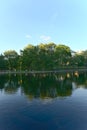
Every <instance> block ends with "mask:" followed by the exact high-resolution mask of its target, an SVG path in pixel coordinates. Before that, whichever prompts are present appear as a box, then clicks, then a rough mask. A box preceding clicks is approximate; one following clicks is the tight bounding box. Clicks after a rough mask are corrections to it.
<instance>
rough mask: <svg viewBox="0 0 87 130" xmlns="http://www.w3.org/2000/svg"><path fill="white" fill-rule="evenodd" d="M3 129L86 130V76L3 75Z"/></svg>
mask: <svg viewBox="0 0 87 130" xmlns="http://www.w3.org/2000/svg"><path fill="white" fill-rule="evenodd" d="M0 130H87V74H86V73H85V74H84V73H81V74H75V75H73V74H57V75H55V74H53V75H0Z"/></svg>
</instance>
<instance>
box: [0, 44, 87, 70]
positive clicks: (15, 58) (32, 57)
mask: <svg viewBox="0 0 87 130" xmlns="http://www.w3.org/2000/svg"><path fill="white" fill-rule="evenodd" d="M73 52H74V51H73ZM83 66H87V50H86V51H83V52H82V53H80V54H79V53H75V54H74V55H72V51H71V49H70V47H68V46H66V45H63V44H59V45H56V44H55V43H53V42H51V43H48V44H45V43H40V44H39V45H36V46H34V45H32V44H28V45H27V46H26V47H25V48H24V49H23V50H21V51H20V55H18V53H17V52H16V51H15V50H7V51H5V52H4V54H3V55H1V56H0V70H6V69H7V70H55V69H59V68H64V67H83Z"/></svg>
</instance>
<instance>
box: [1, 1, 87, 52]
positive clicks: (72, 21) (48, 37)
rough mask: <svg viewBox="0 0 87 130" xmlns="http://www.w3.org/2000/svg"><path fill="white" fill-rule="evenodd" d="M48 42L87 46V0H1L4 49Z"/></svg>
mask: <svg viewBox="0 0 87 130" xmlns="http://www.w3.org/2000/svg"><path fill="white" fill-rule="evenodd" d="M48 42H54V43H56V44H65V45H67V46H69V47H70V48H71V49H72V50H75V51H77V50H86V49H87V0H0V53H2V52H4V51H6V50H10V49H14V50H16V51H19V50H20V49H23V48H24V47H25V46H26V45H28V44H29V43H30V44H34V45H37V44H39V43H48Z"/></svg>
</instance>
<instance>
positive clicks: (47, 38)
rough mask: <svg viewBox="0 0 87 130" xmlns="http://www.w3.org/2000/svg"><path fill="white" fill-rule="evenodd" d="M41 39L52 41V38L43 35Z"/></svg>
mask: <svg viewBox="0 0 87 130" xmlns="http://www.w3.org/2000/svg"><path fill="white" fill-rule="evenodd" d="M40 39H42V40H43V41H49V40H50V39H51V37H50V36H45V35H41V36H40Z"/></svg>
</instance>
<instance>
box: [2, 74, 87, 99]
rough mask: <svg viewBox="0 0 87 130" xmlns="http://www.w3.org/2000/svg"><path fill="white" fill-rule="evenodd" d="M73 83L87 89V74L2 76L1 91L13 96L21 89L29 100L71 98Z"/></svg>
mask: <svg viewBox="0 0 87 130" xmlns="http://www.w3.org/2000/svg"><path fill="white" fill-rule="evenodd" d="M73 83H74V84H75V85H76V87H77V88H78V87H85V88H87V74H86V73H85V74H84V73H80V74H79V75H78V76H76V75H74V74H51V75H48V74H46V75H45V74H41V75H0V90H4V92H6V93H10V94H13V93H16V92H17V91H18V88H20V89H21V92H22V93H24V94H25V95H26V96H27V97H28V98H29V99H33V98H41V99H46V98H55V97H66V96H70V95H71V94H72V90H73Z"/></svg>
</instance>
